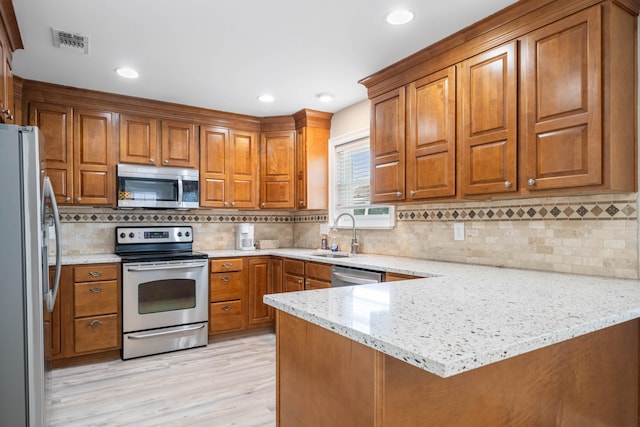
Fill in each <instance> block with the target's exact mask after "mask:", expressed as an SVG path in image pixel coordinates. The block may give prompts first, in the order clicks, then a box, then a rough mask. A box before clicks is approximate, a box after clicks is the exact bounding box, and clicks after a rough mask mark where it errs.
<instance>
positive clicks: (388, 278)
mask: <svg viewBox="0 0 640 427" xmlns="http://www.w3.org/2000/svg"><path fill="white" fill-rule="evenodd" d="M384 276H385V277H384V281H385V282H399V281H400V280H412V279H420V277H418V276H410V275H408V274H400V273H385V274H384Z"/></svg>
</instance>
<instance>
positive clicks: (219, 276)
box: [209, 271, 242, 302]
mask: <svg viewBox="0 0 640 427" xmlns="http://www.w3.org/2000/svg"><path fill="white" fill-rule="evenodd" d="M209 284H210V285H211V287H210V293H209V298H210V301H211V302H218V301H230V300H234V299H241V298H242V272H241V271H234V272H231V273H214V274H210V275H209Z"/></svg>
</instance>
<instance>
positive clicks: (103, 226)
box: [61, 193, 639, 279]
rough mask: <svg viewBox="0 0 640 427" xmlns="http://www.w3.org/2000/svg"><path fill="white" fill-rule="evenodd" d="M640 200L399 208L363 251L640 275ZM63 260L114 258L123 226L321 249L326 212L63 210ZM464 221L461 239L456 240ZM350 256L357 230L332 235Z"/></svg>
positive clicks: (202, 242) (215, 241) (231, 244)
mask: <svg viewBox="0 0 640 427" xmlns="http://www.w3.org/2000/svg"><path fill="white" fill-rule="evenodd" d="M637 203H638V201H637V194H636V193H625V194H617V195H597V196H572V197H555V198H535V199H515V200H490V201H469V202H449V203H429V204H419V205H402V206H399V207H398V208H397V209H396V226H395V227H394V228H393V229H390V230H358V236H359V239H360V244H361V246H360V249H361V252H363V253H375V254H389V255H401V256H409V257H415V258H423V259H432V260H439V261H453V262H465V263H473V264H484V265H492V266H504V267H518V268H526V269H534V270H545V271H560V272H571V273H579V274H592V275H599V276H612V277H622V278H634V279H637V278H639V274H638V215H637V210H638V205H637ZM61 220H62V239H63V253H64V254H69V255H77V254H83V253H86V254H98V253H109V252H112V251H113V247H114V239H115V227H116V226H118V225H132V224H137V225H147V224H149V225H164V224H179V223H187V224H189V225H191V226H193V228H194V235H195V241H194V248H195V249H196V250H224V249H234V248H235V233H236V224H237V223H241V222H250V223H254V224H255V233H256V235H255V238H256V240H261V239H262V240H276V239H277V240H280V246H281V247H300V248H317V247H319V245H320V225H321V224H326V223H327V212H326V211H311V212H310V211H304V212H286V211H240V212H239V211H222V210H204V209H202V210H197V211H165V210H163V211H151V210H142V209H140V210H138V209H136V210H131V211H128V210H127V211H124V210H115V209H110V208H91V207H62V208H61ZM456 222H463V223H464V226H465V240H463V241H459V240H454V239H453V225H454V223H456ZM336 235H337V241H338V244H339V245H340V246H341V248H344V249H345V250H348V248H349V244H350V239H351V231H350V230H340V231H338V232H337V233H336Z"/></svg>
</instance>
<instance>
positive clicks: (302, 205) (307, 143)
mask: <svg viewBox="0 0 640 427" xmlns="http://www.w3.org/2000/svg"><path fill="white" fill-rule="evenodd" d="M332 115H333V114H331V113H325V112H322V111H315V110H308V109H304V110H301V111H299V112H297V113H296V114H294V115H293V117H294V119H295V122H296V148H295V151H296V172H295V177H296V183H295V197H296V208H297V209H327V208H328V206H329V191H328V190H329V187H328V182H329V176H328V173H329V158H328V156H329V130H330V128H331V117H332Z"/></svg>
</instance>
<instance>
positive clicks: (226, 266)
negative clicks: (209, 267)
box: [222, 262, 233, 268]
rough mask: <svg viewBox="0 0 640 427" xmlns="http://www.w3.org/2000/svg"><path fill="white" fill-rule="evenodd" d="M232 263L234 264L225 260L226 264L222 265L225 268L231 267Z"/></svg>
mask: <svg viewBox="0 0 640 427" xmlns="http://www.w3.org/2000/svg"><path fill="white" fill-rule="evenodd" d="M232 265H233V264H231V263H228V262H225V263H224V264H222V267H223V268H231V266H232Z"/></svg>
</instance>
